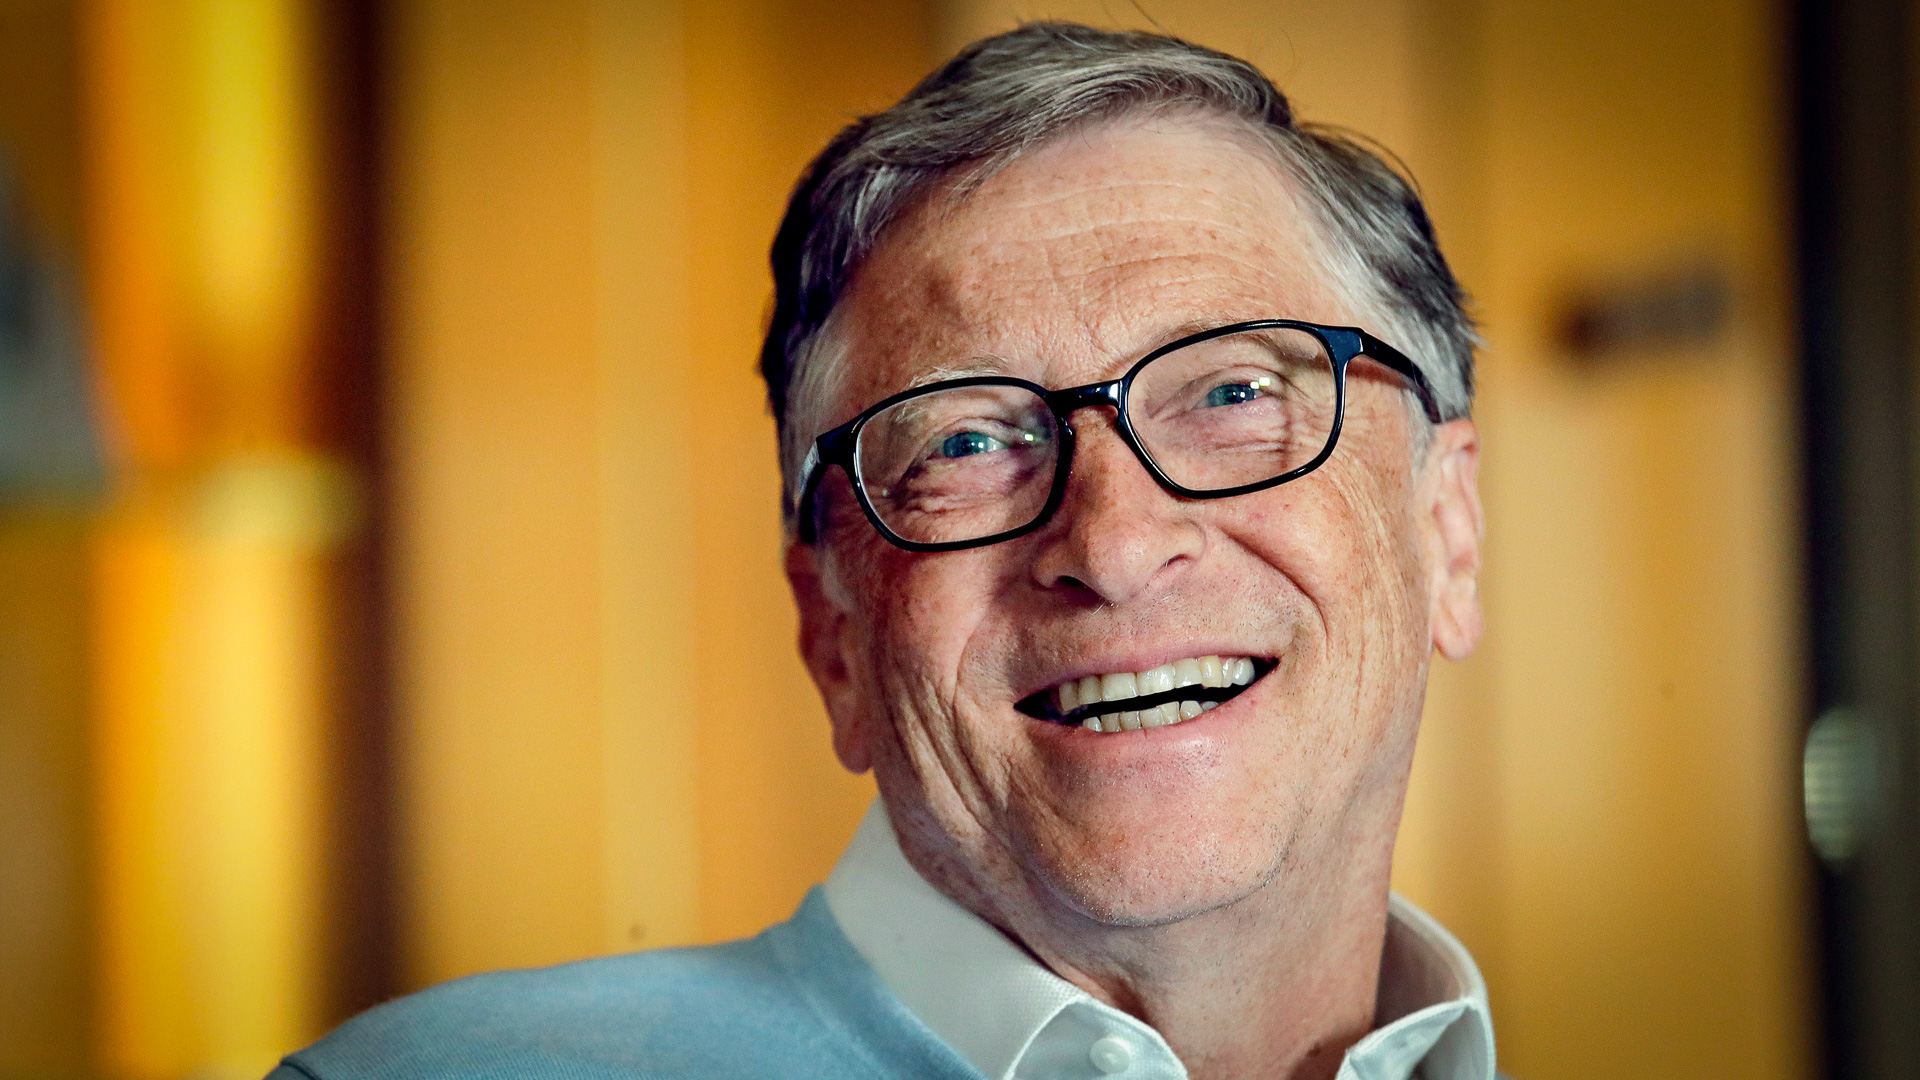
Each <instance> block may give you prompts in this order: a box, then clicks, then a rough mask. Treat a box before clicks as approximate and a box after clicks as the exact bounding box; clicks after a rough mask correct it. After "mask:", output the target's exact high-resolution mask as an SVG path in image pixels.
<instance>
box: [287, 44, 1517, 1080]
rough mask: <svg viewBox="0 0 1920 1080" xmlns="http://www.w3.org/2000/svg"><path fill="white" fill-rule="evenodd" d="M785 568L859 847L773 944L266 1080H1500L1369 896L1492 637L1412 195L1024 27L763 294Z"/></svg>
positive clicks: (1157, 68)
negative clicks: (807, 1079) (1434, 679)
mask: <svg viewBox="0 0 1920 1080" xmlns="http://www.w3.org/2000/svg"><path fill="white" fill-rule="evenodd" d="M773 268H774V277H775V284H776V290H777V291H776V307H775V311H774V315H773V319H772V325H771V327H770V328H769V330H768V334H767V340H766V346H765V350H764V352H763V357H762V369H763V371H764V373H765V375H766V378H767V384H768V388H769V392H770V396H771V400H772V404H773V409H774V414H775V416H776V417H777V418H778V420H779V423H780V431H781V450H782V465H783V469H784V472H785V475H786V480H787V495H788V497H787V513H788V523H789V540H788V543H787V548H786V568H787V575H788V578H789V580H790V581H791V582H792V586H793V591H794V595H795V597H796V600H797V602H798V604H799V608H800V613H801V622H802V631H801V649H802V652H803V654H804V656H805V659H806V663H807V666H808V668H809V669H810V670H811V672H812V674H813V677H814V679H815V681H816V682H817V684H818V685H819V688H820V691H821V694H822V695H823V697H824V698H825V700H826V703H827V709H828V712H829V714H830V716H831V718H832V724H833V741H834V748H835V750H836V751H837V753H838V755H839V757H840V760H841V761H842V762H843V763H845V765H846V766H847V767H848V768H849V769H852V770H855V771H857V772H865V771H868V770H871V771H872V772H873V774H874V776H875V778H876V780H877V781H878V786H879V790H880V798H879V800H878V802H876V803H875V805H874V807H873V809H872V810H871V811H870V812H869V814H868V816H867V819H866V820H865V822H864V823H863V824H862V825H861V828H860V830H859V832H858V834H857V835H856V837H855V838H854V840H853V843H852V845H851V846H850V848H849V849H848V851H847V853H846V855H845V856H844V857H843V858H842V860H841V862H840V865H839V866H838V867H837V868H836V869H835V870H834V872H833V874H832V876H831V877H830V878H829V880H828V881H827V883H826V884H825V886H824V888H822V889H820V890H816V891H815V892H814V893H813V894H812V895H811V896H810V897H809V898H808V899H807V901H806V902H805V904H803V905H802V907H801V909H800V911H799V912H798V913H797V914H796V915H795V916H794V918H793V919H792V920H790V921H789V922H787V923H784V924H782V925H780V926H777V927H774V928H773V929H771V930H769V931H768V932H767V933H765V934H763V935H761V936H760V937H759V938H756V939H754V940H752V941H749V942H741V943H735V944H732V945H727V946H720V947H717V948H713V949H695V950H681V951H674V952H658V953H648V954H640V955H637V956H632V957H621V958H614V959H610V960H604V961H593V962H589V963H586V964H577V965H570V966H568V967H563V968H557V969H551V970H548V971H543V972H529V973H516V974H509V975H498V976H487V977H482V978H480V979H474V980H466V981H464V982H461V983H456V984H453V985H451V986H448V987H443V988H440V989H438V990H435V991H432V992H429V993H428V994H425V995H421V996H419V997H416V998H414V999H410V1000H408V1001H406V1002H402V1003H399V1004H397V1005H393V1006H388V1007H386V1008H384V1009H381V1010H377V1011H375V1012H374V1013H372V1014H369V1015H368V1016H366V1017H363V1018H361V1019H359V1020H357V1021H355V1022H354V1023H353V1024H350V1025H348V1027H346V1028H344V1029H343V1030H342V1031H341V1032H339V1033H336V1035H334V1036H332V1037H331V1038H330V1039H328V1040H327V1041H325V1042H323V1043H321V1044H320V1045H319V1046H317V1047H315V1048H313V1049H310V1050H308V1051H305V1052H303V1053H302V1054H300V1055H296V1056H295V1057H294V1058H291V1059H289V1062H288V1065H287V1066H286V1068H287V1069H288V1070H289V1071H290V1072H291V1071H294V1070H298V1071H299V1072H301V1073H305V1074H307V1075H310V1076H314V1077H336V1076H337V1077H346V1076H359V1075H443V1074H444V1075H455V1074H461V1075H470V1074H474V1073H477V1072H487V1073H489V1074H492V1075H511V1076H539V1075H556V1076H557V1075H567V1076H587V1075H592V1076H600V1075H609V1076H610V1075H636V1074H640V1075H653V1076H763V1077H764V1076H838V1075H857V1076H941V1077H978V1076H981V1075H985V1076H988V1077H996V1078H1016V1077H1017V1078H1042V1077H1060V1078H1068V1077H1101V1076H1115V1077H1128V1078H1142V1080H1144V1078H1166V1077H1183V1076H1190V1077H1194V1078H1214V1077H1219V1078H1228V1077H1287V1078H1320V1077H1332V1076H1335V1075H1336V1074H1337V1075H1339V1076H1342V1077H1354V1078H1365V1080H1407V1078H1409V1077H1413V1076H1416V1075H1417V1076H1421V1077H1425V1078H1427V1080H1487V1078H1489V1077H1491V1076H1492V1075H1493V1036H1492V1027H1491V1023H1490V1020H1489V1018H1488V1014H1487V1006H1486V999H1485V991H1484V988H1483V986H1482V984H1481V982H1480V978H1479V975H1478V973H1477V972H1476V971H1475V969H1474V966H1473V963H1472V961H1471V959H1470V958H1469V957H1468V956H1467V954H1466V952H1465V951H1464V950H1463V949H1462V948H1461V947H1460V946H1459V945H1458V943H1457V942H1455V941H1454V940H1453V939H1452V938H1451V937H1450V936H1448V935H1447V933H1446V932H1445V931H1444V930H1442V929H1441V928H1440V927H1439V926H1438V925H1437V924H1435V923H1434V922H1433V921H1432V920H1431V919H1429V918H1427V917H1426V916H1425V915H1423V914H1421V913H1420V912H1419V911H1418V910H1416V909H1414V908H1413V907H1412V906H1410V905H1408V904H1406V903H1404V902H1403V901H1400V900H1398V899H1397V898H1393V897H1392V896H1390V894H1389V891H1388V877H1389V870H1390V866H1391V862H1392V854H1393V844H1394V835H1395V832H1396V830H1397V828H1398V824H1399V819H1400V813H1401V807H1402V803H1403V801H1404V797H1405V792H1406V785H1407V776H1408V771H1409V769H1410V767H1411V764H1412V759H1413V750H1414V742H1415V736H1416V733H1417V730H1418V727H1419V719H1420V712H1421V703H1422V700H1423V697H1424V695H1425V685H1426V676H1427V668H1428V664H1429V662H1430V659H1431V657H1432V655H1433V654H1434V652H1436V651H1438V652H1439V653H1440V654H1442V655H1445V656H1449V657H1459V656H1463V655H1465V654H1466V653H1467V652H1468V651H1470V650H1471V649H1472V648H1473V646H1474V644H1475V641H1476V639H1477V638H1478V636H1479V632H1480V616H1479V608H1478V602H1477V598H1476V593H1475V579H1476V575H1477V572H1478V568H1479V543H1480V530H1481V519H1480V507H1479V502H1478V496H1477V494H1476V491H1475V470H1476V464H1477V459H1478V453H1479V442H1478V436H1477V434H1476V432H1475V429H1474V426H1473V424H1472V422H1471V421H1470V420H1469V419H1467V412H1468V405H1469V396H1470V385H1471V367H1472V346H1473V334H1472V329H1471V326H1470V323H1469V321H1468V319H1467V317H1466V316H1465V314H1464V313H1463V310H1462V296H1461V292H1460V289H1459V287H1458V285H1457V284H1456V283H1455V281H1454V279H1453V277H1452V275H1451V273H1450V272H1449V271H1448V269H1447V266H1446V263H1445V261H1444V260H1443V259H1442V257H1441V255H1440V253H1439V250H1438V248H1437V246H1436V245H1435V242H1434V239H1433V236H1432V232H1431V229H1430V227H1429V225H1428V222H1427V218H1426V215H1425V213H1424V211H1423V210H1422V208H1421V206H1420V204H1419V201H1418V199H1417V198H1416V196H1415V195H1414V194H1413V192H1412V190H1411V188H1410V187H1409V185H1408V184H1407V183H1406V182H1405V181H1404V180H1403V179H1402V178H1401V177H1399V176H1398V175H1397V174H1396V173H1395V172H1394V171H1393V170H1392V169H1391V168H1389V167H1388V166H1386V165H1385V164H1383V163H1382V162H1381V161H1380V160H1379V159H1378V158H1377V157H1375V156H1374V155H1373V154H1371V153H1370V152H1368V151H1367V150H1365V149H1363V148H1361V147H1360V146H1358V145H1357V144H1355V143H1353V142H1351V141H1349V140H1347V139H1344V138H1342V137H1340V136H1337V135H1334V134H1331V133H1328V132H1325V131H1320V130H1316V129H1313V128H1311V127H1307V126H1304V125H1302V124H1299V123H1297V122H1296V121H1295V120H1294V118H1293V117H1292V115H1291V112H1290V110H1289V107H1288V105H1287V102H1286V100H1285V99H1284V98H1283V97H1282V96H1281V95H1280V94H1279V92H1278V91H1276V90H1275V89H1274V88H1273V87H1272V86H1271V84H1269V83H1268V82H1267V80H1266V79H1265V78H1264V77H1262V76H1261V75H1260V74H1259V73H1258V72H1257V71H1256V70H1254V69H1253V68H1252V67H1250V66H1248V65H1247V64H1245V63H1242V62H1240V61H1238V60H1235V59H1232V58H1230V57H1227V56H1224V55H1221V54H1219V53H1215V52H1212V51H1209V50H1206V49H1202V48H1198V47H1196V46H1193V45H1190V44H1187V43H1184V42H1180V41H1176V40H1173V39H1169V38H1165V37H1159V36H1154V35H1147V34H1127V33H1110V32H1103V31H1096V30H1092V29H1088V28H1085V27H1077V26H1067V25H1059V24H1036V25H1031V26H1027V27H1024V28H1022V29H1020V30H1016V31H1013V32H1011V33H1008V34H1004V35H1001V36H999V37H996V38H992V39H988V40H986V41H983V42H980V43H978V44H976V45H974V46H973V47H971V48H969V49H967V50H966V51H965V52H963V53H962V54H961V55H960V56H958V57H957V58H955V59H954V60H953V61H952V62H951V63H949V64H948V65H946V66H945V67H944V68H942V69H941V70H940V71H938V72H936V73H935V74H934V75H932V76H931V77H929V78H928V79H927V80H926V81H925V82H923V83H922V84H921V85H920V86H918V87H916V88H915V89H914V90H913V91H912V92H911V93H910V94H909V95H908V96H907V97H906V99H905V100H903V101H902V102H900V103H899V104H898V105H896V106H894V107H893V108H891V109H889V110H887V111H885V112H883V113H879V114H877V115H874V116H871V117H867V118H865V119H862V120H861V121H859V122H857V123H855V124H854V125H852V126H851V127H849V128H847V129H846V130H845V131H844V132H842V133H841V134H840V135H839V136H838V137H837V138H836V139H835V140H834V141H833V142H832V144H830V145H829V146H828V147H827V149H826V150H825V151H824V152H823V153H822V154H821V156H820V157H819V158H818V159H817V160H816V161H815V162H814V164H813V165H812V167H811V168H810V170H809V171H808V173H807V174H806V176H805V177H804V178H803V180H802V181H801V184H800V186H799V188H798V189H797V190H796V192H795V193H794V196H793V200H792V204H791V206H790V207H789V210H788V213H787V217H786V219H785V221H784V223H783V224H782V226H781V228H780V232H779V235H778V238H777V239H776V241H775V245H774V250H773Z"/></svg>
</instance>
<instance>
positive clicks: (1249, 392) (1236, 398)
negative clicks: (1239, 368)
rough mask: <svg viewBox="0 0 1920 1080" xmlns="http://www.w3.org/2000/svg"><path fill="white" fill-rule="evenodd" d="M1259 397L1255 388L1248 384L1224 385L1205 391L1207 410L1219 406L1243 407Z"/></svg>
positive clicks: (1258, 392)
mask: <svg viewBox="0 0 1920 1080" xmlns="http://www.w3.org/2000/svg"><path fill="white" fill-rule="evenodd" d="M1259 396H1260V391H1259V389H1258V388H1257V387H1254V386H1252V385H1251V384H1248V383H1226V384H1224V385H1221V386H1216V387H1214V388H1213V389H1211V390H1209V391H1207V405H1208V407H1209V408H1213V407H1218V406H1221V405H1243V404H1245V403H1247V402H1249V401H1252V400H1253V399H1254V398H1257V397H1259Z"/></svg>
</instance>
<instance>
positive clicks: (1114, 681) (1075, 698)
mask: <svg viewBox="0 0 1920 1080" xmlns="http://www.w3.org/2000/svg"><path fill="white" fill-rule="evenodd" d="M1255 674H1257V671H1256V669H1255V668H1254V664H1253V660H1252V659H1251V658H1249V657H1245V656H1226V657H1222V656H1194V657H1188V658H1187V659H1184V660H1176V661H1174V662H1173V663H1171V664H1162V665H1160V666H1159V667H1157V668H1153V669H1152V670H1150V671H1140V672H1133V671H1116V672H1114V673H1112V674H1109V675H1088V676H1085V677H1083V678H1080V679H1075V680H1072V681H1070V682H1064V683H1061V684H1060V685H1059V686H1058V687H1055V688H1054V696H1055V698H1056V700H1057V701H1058V703H1059V707H1060V712H1061V713H1062V714H1063V715H1064V714H1066V713H1070V712H1072V711H1073V710H1074V709H1076V708H1078V707H1080V706H1082V705H1092V704H1098V703H1100V702H1107V701H1125V700H1127V699H1128V698H1135V697H1143V696H1145V695H1147V694H1162V693H1165V692H1167V691H1169V690H1172V689H1174V688H1176V687H1181V686H1218V687H1225V686H1246V685H1247V684H1249V683H1251V682H1253V678H1254V675H1255ZM1219 706H1220V703H1219V702H1217V701H1170V702H1164V703H1162V704H1159V705H1156V706H1154V707H1153V708H1151V709H1139V710H1134V709H1128V710H1125V711H1122V712H1114V713H1107V714H1105V715H1104V716H1095V717H1089V718H1087V720H1086V722H1085V724H1084V725H1083V726H1084V727H1085V728H1086V730H1088V731H1097V732H1102V733H1105V732H1112V731H1139V730H1140V729H1142V728H1154V727H1166V726H1168V725H1169V724H1178V723H1181V722H1182V721H1186V720H1191V719H1193V718H1194V717H1196V716H1199V715H1200V714H1201V713H1204V712H1211V711H1212V710H1214V709H1216V708H1218V707H1219Z"/></svg>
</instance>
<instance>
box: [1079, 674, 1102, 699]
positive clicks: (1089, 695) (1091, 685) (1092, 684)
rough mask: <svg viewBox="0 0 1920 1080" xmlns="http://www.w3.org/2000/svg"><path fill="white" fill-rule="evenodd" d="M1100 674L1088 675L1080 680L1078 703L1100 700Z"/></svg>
mask: <svg viewBox="0 0 1920 1080" xmlns="http://www.w3.org/2000/svg"><path fill="white" fill-rule="evenodd" d="M1100 700H1102V698H1101V697H1100V676H1098V675H1089V676H1087V677H1086V678H1084V679H1081V680H1080V704H1082V705H1091V704H1093V703H1094V702H1096V701H1100Z"/></svg>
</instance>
